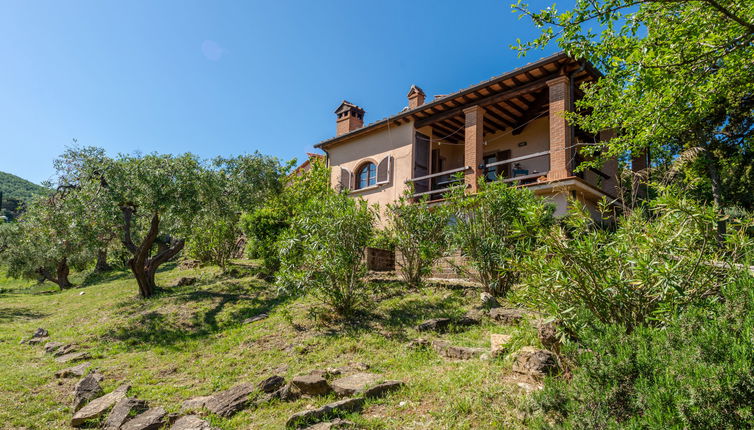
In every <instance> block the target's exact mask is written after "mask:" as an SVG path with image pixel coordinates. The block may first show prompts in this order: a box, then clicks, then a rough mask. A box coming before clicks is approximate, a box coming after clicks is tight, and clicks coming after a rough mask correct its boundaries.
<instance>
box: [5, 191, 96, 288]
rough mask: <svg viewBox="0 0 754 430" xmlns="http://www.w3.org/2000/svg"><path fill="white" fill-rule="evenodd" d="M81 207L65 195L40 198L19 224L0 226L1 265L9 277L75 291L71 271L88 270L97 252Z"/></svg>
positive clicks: (76, 201)
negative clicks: (39, 281) (75, 269)
mask: <svg viewBox="0 0 754 430" xmlns="http://www.w3.org/2000/svg"><path fill="white" fill-rule="evenodd" d="M82 203H83V202H82V201H81V200H79V199H77V198H75V196H73V195H71V194H70V193H65V192H58V193H56V194H53V195H51V196H45V197H37V198H35V199H33V200H32V201H31V202H30V203H29V204H28V206H27V210H26V211H25V212H24V214H23V215H22V216H21V218H20V219H19V221H18V222H14V223H7V224H3V225H2V226H0V236H2V239H0V262H2V263H3V264H4V265H5V266H6V268H7V270H8V274H9V275H10V276H12V277H16V278H27V279H39V280H47V281H50V282H53V283H55V284H57V285H58V286H59V287H60V288H61V289H66V288H70V287H72V286H73V284H72V283H71V281H70V280H69V279H68V275H69V273H70V269H71V267H77V268H83V267H85V265H86V264H87V263H88V262H90V261H91V259H92V257H93V255H94V250H95V249H96V244H95V243H93V242H91V240H90V238H91V236H89V235H88V234H87V230H88V226H87V225H86V223H85V220H84V218H83V217H82V216H81V215H82V213H83V212H84V211H86V207H85V206H84V205H83V204H82Z"/></svg>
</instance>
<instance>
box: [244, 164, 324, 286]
mask: <svg viewBox="0 0 754 430" xmlns="http://www.w3.org/2000/svg"><path fill="white" fill-rule="evenodd" d="M309 162H310V164H309V166H310V168H309V169H308V170H306V171H304V172H300V173H294V174H291V175H288V176H287V178H286V181H285V186H284V187H283V188H282V190H280V191H279V192H278V193H276V194H275V195H273V196H270V198H269V199H267V200H266V201H265V202H264V205H262V206H260V207H257V208H256V209H254V210H249V211H248V212H247V213H245V214H244V215H243V216H242V218H241V227H242V230H243V232H244V233H245V234H246V238H247V240H248V245H247V253H248V254H249V255H250V256H253V257H256V258H260V259H261V260H262V266H263V271H264V272H265V274H267V275H272V274H274V273H275V272H276V271H277V270H278V269H279V268H280V253H281V246H282V241H283V240H284V239H283V238H284V237H285V236H287V235H294V234H295V233H293V232H289V230H290V229H291V228H292V223H293V220H294V219H295V218H296V217H298V216H300V214H301V213H303V212H304V210H305V209H306V208H307V207H308V206H309V205H310V204H311V202H312V201H316V200H319V199H321V198H323V197H324V196H326V195H327V194H328V193H330V191H331V189H330V169H329V168H328V167H327V166H326V165H325V162H324V160H321V159H319V158H311V159H310V160H309ZM292 165H293V163H290V164H289V165H288V166H287V168H286V170H290V167H291V166H292ZM248 209H252V208H248ZM287 252H288V255H289V256H291V255H292V254H291V253H293V252H294V250H293V249H288V251H287Z"/></svg>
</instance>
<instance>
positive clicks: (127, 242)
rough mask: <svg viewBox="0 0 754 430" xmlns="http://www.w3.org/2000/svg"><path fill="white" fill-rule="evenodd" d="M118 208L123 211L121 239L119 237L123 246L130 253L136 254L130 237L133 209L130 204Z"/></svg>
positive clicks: (136, 250)
mask: <svg viewBox="0 0 754 430" xmlns="http://www.w3.org/2000/svg"><path fill="white" fill-rule="evenodd" d="M120 210H121V211H123V239H121V242H123V246H125V247H126V249H128V251H129V252H130V253H131V254H134V255H136V253H137V252H138V249H137V248H136V245H134V242H133V240H132V239H131V217H132V216H133V213H134V212H135V209H134V208H133V207H132V206H128V205H123V206H121V207H120Z"/></svg>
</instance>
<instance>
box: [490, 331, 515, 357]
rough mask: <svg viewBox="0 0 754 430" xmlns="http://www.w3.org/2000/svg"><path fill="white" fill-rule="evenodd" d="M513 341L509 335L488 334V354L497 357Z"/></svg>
mask: <svg viewBox="0 0 754 430" xmlns="http://www.w3.org/2000/svg"><path fill="white" fill-rule="evenodd" d="M511 339H513V336H511V335H509V334H496V333H492V334H490V352H491V353H492V355H498V354H500V353H502V352H503V351H505V350H506V349H508V344H509V343H510V342H511Z"/></svg>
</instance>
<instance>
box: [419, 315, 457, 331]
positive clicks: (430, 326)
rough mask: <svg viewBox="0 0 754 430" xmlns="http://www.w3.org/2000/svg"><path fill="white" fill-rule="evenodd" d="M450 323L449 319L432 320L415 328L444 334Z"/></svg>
mask: <svg viewBox="0 0 754 430" xmlns="http://www.w3.org/2000/svg"><path fill="white" fill-rule="evenodd" d="M451 322H452V320H451V319H450V318H432V319H430V320H427V321H424V322H423V323H421V324H419V325H418V326H416V330H418V331H436V332H444V331H446V330H447V329H448V326H450V323H451Z"/></svg>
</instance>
